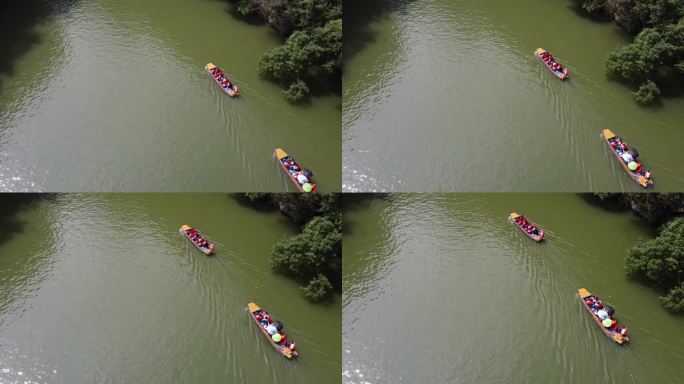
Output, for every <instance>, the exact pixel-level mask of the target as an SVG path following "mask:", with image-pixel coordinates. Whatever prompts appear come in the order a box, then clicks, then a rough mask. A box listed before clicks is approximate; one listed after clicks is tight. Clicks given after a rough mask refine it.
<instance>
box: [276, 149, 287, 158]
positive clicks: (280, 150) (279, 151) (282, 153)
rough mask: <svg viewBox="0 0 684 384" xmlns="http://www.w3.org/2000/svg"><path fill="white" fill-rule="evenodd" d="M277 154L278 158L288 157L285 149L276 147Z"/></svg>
mask: <svg viewBox="0 0 684 384" xmlns="http://www.w3.org/2000/svg"><path fill="white" fill-rule="evenodd" d="M275 155H276V157H277V158H278V160H281V159H284V158H286V157H287V153H286V152H285V151H283V150H282V149H281V148H276V149H275Z"/></svg>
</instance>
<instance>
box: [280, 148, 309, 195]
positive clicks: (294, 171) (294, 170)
mask: <svg viewBox="0 0 684 384" xmlns="http://www.w3.org/2000/svg"><path fill="white" fill-rule="evenodd" d="M280 161H281V162H282V163H283V165H284V166H285V168H287V172H288V173H289V174H290V175H292V177H293V178H295V179H296V180H297V183H299V185H300V186H303V185H304V184H306V183H311V177H312V176H313V173H312V172H311V171H309V170H308V169H301V168H299V165H297V163H296V162H295V161H294V159H293V158H292V157H291V156H286V157H283V158H282V159H281V160H280ZM311 187H312V192H313V191H315V188H316V185H315V184H313V183H311Z"/></svg>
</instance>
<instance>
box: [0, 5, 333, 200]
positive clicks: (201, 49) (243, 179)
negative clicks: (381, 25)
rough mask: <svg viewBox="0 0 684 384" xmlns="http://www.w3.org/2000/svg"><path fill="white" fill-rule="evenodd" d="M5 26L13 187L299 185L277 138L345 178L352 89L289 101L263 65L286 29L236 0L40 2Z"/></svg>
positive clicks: (328, 186)
mask: <svg viewBox="0 0 684 384" xmlns="http://www.w3.org/2000/svg"><path fill="white" fill-rule="evenodd" d="M0 34H1V35H0V190H4V191H60V192H61V191H85V192H91V191H124V192H130V191H152V192H157V191H182V192H185V191H202V192H203V191H218V192H224V191H236V192H244V191H259V192H263V191H294V186H293V185H292V182H291V181H290V179H289V178H287V177H286V176H285V175H284V173H283V172H282V170H281V169H280V168H278V166H277V164H276V163H275V162H274V160H273V156H272V155H273V150H274V148H277V147H282V148H283V149H284V150H285V151H287V152H288V153H290V154H292V155H293V156H294V157H295V158H296V159H297V160H298V161H299V162H300V163H301V164H302V166H303V167H305V168H309V169H311V170H312V171H313V172H314V173H315V175H316V177H315V178H316V181H317V182H318V184H319V187H320V190H321V191H339V190H340V188H341V138H340V116H341V109H340V106H341V101H340V97H339V96H338V95H336V94H335V93H334V92H326V91H323V90H321V92H319V93H320V94H321V95H320V96H317V97H313V98H312V99H311V101H310V103H308V104H304V105H302V106H292V105H290V104H288V103H287V101H285V99H284V97H283V95H282V89H281V88H280V87H279V86H278V85H276V84H274V83H272V82H269V81H267V80H264V79H262V78H260V77H259V75H258V74H257V71H256V67H257V62H258V59H259V57H260V56H261V55H262V54H263V53H264V52H266V51H267V50H269V49H270V48H273V47H275V46H277V45H278V44H279V43H280V41H281V37H279V36H278V35H277V34H276V33H275V32H274V31H272V30H271V28H269V27H268V26H266V25H263V24H261V23H254V22H250V21H245V20H241V19H239V18H237V17H235V16H234V15H233V14H232V12H231V8H230V7H229V5H228V2H227V1H222V0H172V1H159V0H144V1H140V0H123V1H113V0H82V1H81V0H61V1H48V0H29V1H23V2H16V4H13V5H11V4H3V5H2V6H0ZM209 61H211V62H213V63H215V64H217V65H219V66H220V67H222V68H223V69H224V70H225V72H226V73H227V74H228V75H229V76H230V77H231V78H232V79H233V80H234V81H235V82H236V83H237V84H238V86H239V87H240V90H241V96H240V97H239V98H235V99H231V98H229V97H228V96H227V95H225V94H223V93H222V92H221V91H220V90H219V88H218V86H217V85H216V84H215V83H214V82H213V80H211V78H209V76H208V75H207V74H206V73H205V72H204V66H205V64H206V63H207V62H209Z"/></svg>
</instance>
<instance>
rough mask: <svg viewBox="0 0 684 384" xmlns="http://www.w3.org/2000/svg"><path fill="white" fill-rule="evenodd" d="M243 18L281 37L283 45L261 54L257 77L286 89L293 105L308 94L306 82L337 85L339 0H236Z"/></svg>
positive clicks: (340, 2) (340, 28) (340, 30)
mask: <svg viewBox="0 0 684 384" xmlns="http://www.w3.org/2000/svg"><path fill="white" fill-rule="evenodd" d="M234 2H235V3H236V5H237V10H238V12H239V13H241V14H242V15H244V16H256V17H259V18H261V19H263V20H265V21H267V22H268V23H269V24H270V25H271V26H272V27H273V28H274V29H275V30H277V31H278V32H279V33H281V34H282V35H283V36H287V39H286V40H285V42H284V44H283V45H280V46H278V47H276V48H274V49H273V50H271V51H270V52H267V53H265V54H264V55H263V56H262V58H261V60H260V61H259V64H258V70H259V73H260V74H261V75H263V76H266V77H269V78H271V79H273V80H274V81H277V82H278V83H280V84H283V85H284V86H285V87H287V90H286V91H285V92H284V93H285V97H286V98H287V100H289V101H290V102H293V103H296V102H300V101H302V100H304V99H305V98H306V96H307V95H308V94H309V88H310V84H309V82H308V81H307V79H316V78H326V79H328V80H329V81H331V82H339V81H340V78H341V70H342V1H341V0H236V1H234Z"/></svg>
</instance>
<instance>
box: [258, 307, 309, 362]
mask: <svg viewBox="0 0 684 384" xmlns="http://www.w3.org/2000/svg"><path fill="white" fill-rule="evenodd" d="M247 307H248V308H249V314H250V316H252V320H254V322H255V323H256V325H257V327H259V331H261V334H263V335H264V336H265V337H266V340H268V342H269V343H271V345H272V346H273V348H275V349H276V351H278V352H279V353H280V354H281V355H283V356H285V357H287V358H288V359H292V358H293V357H295V356H297V351H295V350H294V349H290V348H289V346H285V345H279V344H277V343H276V342H275V341H273V339H272V338H271V335H269V334H268V331H266V327H264V326H262V325H261V323H260V322H259V320H257V318H256V316H257V315H258V314H260V313H262V314H268V312H266V311H264V310H263V309H261V308H259V306H258V305H256V304H255V303H248V304H247ZM288 344H289V343H288Z"/></svg>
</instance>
